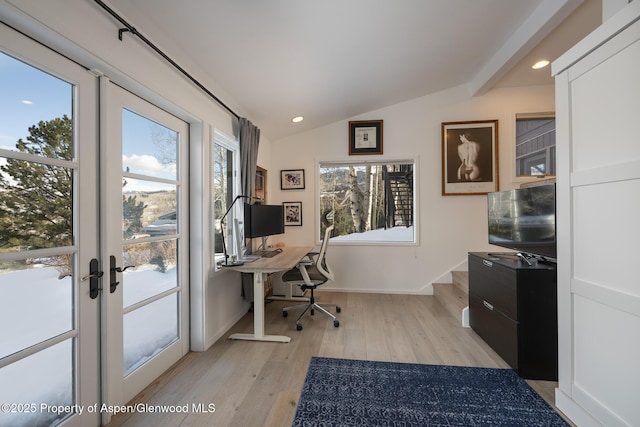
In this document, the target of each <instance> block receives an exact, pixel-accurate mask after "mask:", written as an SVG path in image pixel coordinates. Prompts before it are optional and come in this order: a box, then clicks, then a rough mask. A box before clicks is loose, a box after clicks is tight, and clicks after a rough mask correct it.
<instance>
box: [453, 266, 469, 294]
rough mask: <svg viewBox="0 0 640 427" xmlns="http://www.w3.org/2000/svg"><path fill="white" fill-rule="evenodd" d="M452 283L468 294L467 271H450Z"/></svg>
mask: <svg viewBox="0 0 640 427" xmlns="http://www.w3.org/2000/svg"><path fill="white" fill-rule="evenodd" d="M451 276H452V277H453V285H454V286H456V287H458V288H460V290H461V291H462V292H464V293H465V294H466V295H469V272H468V271H452V272H451Z"/></svg>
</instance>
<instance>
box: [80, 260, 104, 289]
mask: <svg viewBox="0 0 640 427" xmlns="http://www.w3.org/2000/svg"><path fill="white" fill-rule="evenodd" d="M98 268H99V264H98V260H97V259H95V258H94V259H92V260H91V261H90V262H89V274H87V275H86V276H84V277H83V278H82V279H80V280H82V281H83V282H84V281H85V280H89V296H90V297H91V299H96V298H98V293H99V292H100V290H101V288H100V278H101V277H102V276H103V275H104V272H103V271H100V270H99V269H98Z"/></svg>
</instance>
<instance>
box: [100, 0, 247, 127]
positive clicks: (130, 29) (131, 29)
mask: <svg viewBox="0 0 640 427" xmlns="http://www.w3.org/2000/svg"><path fill="white" fill-rule="evenodd" d="M94 1H95V2H96V3H97V4H98V5H100V7H102V8H103V9H104V10H106V11H107V12H109V14H110V15H111V16H113V17H114V18H116V19H117V20H118V21H119V22H120V23H121V24H122V25H124V26H125V28H120V29H119V30H118V39H120V41H122V33H125V32H129V33H131V34H133V35H135V36H137V37H138V38H139V39H140V40H142V41H143V42H144V43H145V44H146V45H147V46H149V47H150V48H151V49H153V50H154V51H155V52H156V53H157V54H158V55H160V56H161V57H163V58H164V59H165V60H166V61H167V62H169V63H170V64H171V65H173V66H174V67H175V68H176V69H177V70H178V71H180V72H181V73H182V74H184V76H185V77H187V78H188V79H189V80H191V81H192V82H193V84H195V85H196V86H198V87H199V88H200V89H202V91H204V92H205V93H206V94H207V95H209V96H210V97H211V98H213V99H214V101H216V102H217V103H218V104H220V106H222V107H223V108H224V109H225V110H227V111H228V112H229V113H231V114H232V115H233V116H234V117H235V118H236V119H240V116H239V115H238V114H237V113H236V112H235V111H233V110H232V109H231V108H229V107H228V106H227V105H226V104H225V103H224V102H222V101H221V100H220V98H218V97H217V96H215V94H213V92H211V91H210V90H209V89H207V88H206V87H205V86H204V85H203V84H202V83H200V82H199V81H198V80H196V79H195V78H194V77H193V76H192V75H191V74H189V73H188V72H187V71H186V70H185V69H184V68H182V67H181V66H180V65H178V64H177V63H176V62H175V61H174V60H173V59H171V58H170V57H169V56H168V55H167V54H165V53H164V52H163V51H161V50H160V48H158V47H157V46H156V45H154V44H153V43H152V42H151V41H150V40H149V39H147V38H146V37H145V36H144V35H142V34H140V33H139V32H138V30H136V29H135V27H133V26H132V25H131V24H129V23H128V22H127V21H125V19H124V18H123V17H121V16H120V15H118V14H117V13H116V12H115V11H114V10H113V9H111V8H110V7H109V6H107V5H106V4H104V2H102V1H101V0H94Z"/></svg>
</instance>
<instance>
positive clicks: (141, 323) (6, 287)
mask: <svg viewBox="0 0 640 427" xmlns="http://www.w3.org/2000/svg"><path fill="white" fill-rule="evenodd" d="M58 276H59V273H58V271H57V270H56V269H55V268H52V267H47V266H42V265H36V266H32V268H29V269H25V270H18V271H9V272H4V273H0V295H1V298H0V358H3V357H5V356H8V355H10V354H13V353H15V352H17V351H20V350H22V349H24V348H27V347H30V346H32V345H34V344H37V343H39V342H42V341H43V340H46V339H48V338H51V337H54V336H57V335H60V334H61V333H64V332H67V331H69V330H71V329H72V326H73V322H74V318H73V293H72V280H71V277H65V278H63V279H58ZM121 281H122V283H123V285H122V286H123V300H124V304H123V305H124V307H128V306H130V305H132V304H135V303H137V302H140V301H143V300H145V299H147V298H149V297H151V296H153V295H157V294H158V293H160V292H163V291H165V290H168V289H171V288H174V287H175V286H176V269H175V268H172V269H169V270H168V271H167V272H166V273H161V272H160V271H157V270H153V269H144V268H138V269H136V271H131V270H127V271H125V272H124V273H123V276H122V280H121ZM85 285H86V283H81V284H80V286H85ZM86 286H88V285H86ZM177 304H178V299H177V296H176V294H171V295H169V296H168V297H165V298H162V299H160V300H158V301H156V302H154V303H151V304H149V305H147V306H145V307H143V308H140V309H137V310H135V311H133V312H131V313H128V314H127V315H125V317H124V329H125V330H124V334H123V335H124V341H123V344H124V348H125V362H124V363H125V370H126V371H128V372H129V371H133V370H135V368H137V367H138V366H140V365H141V364H143V363H144V362H146V361H147V360H149V359H150V358H152V357H153V356H154V355H156V354H157V353H159V352H160V351H161V350H162V349H163V348H165V347H166V346H167V345H169V344H170V343H171V342H173V341H174V340H175V339H176V338H177V334H178V323H177V318H176V315H175V308H176V305H177ZM97 333H98V331H96V334H97ZM71 344H72V343H71V340H67V341H65V342H62V343H60V344H58V345H55V346H53V347H51V348H49V349H47V350H44V351H42V352H39V353H37V354H35V355H33V356H30V357H27V358H26V359H23V360H21V361H19V362H15V363H13V364H11V365H9V366H6V367H4V368H1V369H0V403H15V404H25V403H27V404H30V403H36V404H37V405H39V404H40V403H47V404H52V405H71V404H73V403H75V402H73V400H72V396H73V390H72V388H71V381H72V379H73V373H72V361H73V357H72V345H71ZM54 419H55V417H54V418H51V417H48V418H47V417H46V414H40V413H39V411H37V412H36V413H34V414H29V413H20V414H19V413H6V412H4V411H0V426H5V425H7V426H9V425H11V426H41V425H42V426H44V425H49V424H51V422H53V421H54Z"/></svg>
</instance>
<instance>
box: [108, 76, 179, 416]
mask: <svg viewBox="0 0 640 427" xmlns="http://www.w3.org/2000/svg"><path fill="white" fill-rule="evenodd" d="M101 80H102V81H101V84H100V93H101V111H102V117H101V122H102V123H105V126H104V127H102V135H101V139H102V140H103V144H102V145H101V150H100V157H101V170H102V171H103V181H102V186H101V194H102V196H101V211H102V218H103V221H102V228H101V233H100V234H101V246H102V253H103V254H104V255H103V263H105V265H106V266H107V267H106V268H105V276H107V275H108V277H106V278H105V279H104V280H103V282H104V286H105V291H104V296H105V297H104V298H103V304H104V305H103V316H102V324H103V331H102V337H103V339H102V342H103V349H104V350H103V370H104V371H103V374H104V377H103V381H104V382H103V396H104V399H105V402H106V403H107V404H108V405H123V404H125V403H126V402H128V401H129V400H130V399H131V398H133V397H134V396H135V395H136V394H137V393H138V392H140V391H141V390H142V389H143V388H144V387H146V386H147V385H148V384H149V383H151V381H153V380H154V379H155V378H157V377H158V376H159V375H160V374H161V373H162V372H164V371H165V370H166V369H167V368H169V367H170V366H171V365H172V364H174V363H175V362H176V361H177V360H178V359H180V358H181V357H182V356H183V355H184V354H186V353H187V351H188V348H189V342H188V340H189V339H188V336H189V335H188V318H189V317H188V268H187V265H188V254H187V250H188V240H187V218H188V213H187V212H188V194H187V182H188V179H187V163H188V158H187V153H188V151H187V150H188V144H187V142H188V131H189V129H188V125H187V123H185V122H184V121H182V120H180V119H178V118H176V117H175V116H173V115H171V114H169V113H167V112H165V111H164V110H161V109H160V108H158V107H156V106H154V105H152V104H150V103H148V102H147V101H145V100H143V99H141V98H139V97H137V96H136V95H133V94H131V93H130V92H128V91H126V90H124V89H122V88H120V87H118V86H117V85H115V84H113V83H111V82H109V81H108V80H106V79H105V78H102V79H101ZM106 288H108V291H107V290H106ZM103 417H104V418H103V421H108V418H109V414H103Z"/></svg>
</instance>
